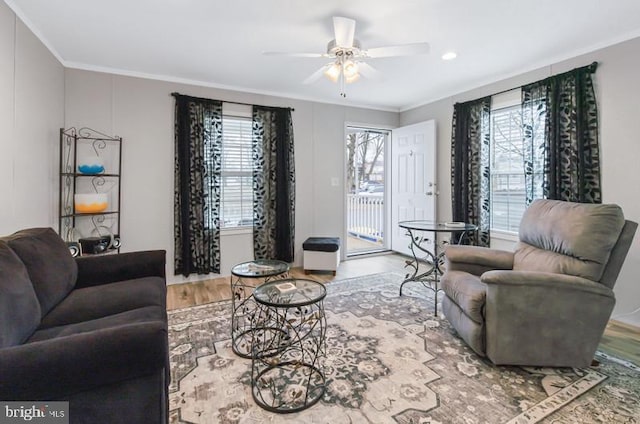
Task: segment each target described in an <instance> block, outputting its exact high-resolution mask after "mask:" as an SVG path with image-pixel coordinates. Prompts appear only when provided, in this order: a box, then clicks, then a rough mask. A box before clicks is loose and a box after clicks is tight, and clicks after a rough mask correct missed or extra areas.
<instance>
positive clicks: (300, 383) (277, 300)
mask: <svg viewBox="0 0 640 424" xmlns="http://www.w3.org/2000/svg"><path fill="white" fill-rule="evenodd" d="M326 294H327V291H326V289H325V287H324V285H322V284H321V283H318V282H316V281H313V280H307V279H301V278H291V279H284V280H277V281H269V282H267V283H264V284H262V285H260V286H258V287H257V288H256V289H255V290H254V292H253V297H254V299H255V301H256V303H257V305H258V315H257V318H256V327H255V328H254V330H253V333H252V334H253V342H252V352H253V354H252V357H251V393H252V395H253V399H254V400H255V402H256V403H257V404H258V405H259V406H260V407H262V408H264V409H266V410H268V411H271V412H278V413H291V412H298V411H302V410H303V409H306V408H309V407H310V406H312V405H314V404H315V403H316V402H318V401H319V400H320V399H321V398H322V395H323V394H324V391H325V387H326V383H325V375H324V371H323V368H322V364H321V360H322V358H324V357H325V355H326V345H325V338H326V330H327V321H326V317H325V313H324V305H323V300H324V298H325V296H326Z"/></svg>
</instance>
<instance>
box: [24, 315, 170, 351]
mask: <svg viewBox="0 0 640 424" xmlns="http://www.w3.org/2000/svg"><path fill="white" fill-rule="evenodd" d="M166 320H167V311H166V309H164V308H162V307H161V306H146V307H144V308H138V309H133V310H131V311H126V312H121V313H119V314H114V315H109V316H106V317H102V318H97V319H92V320H88V321H83V322H78V323H75V324H67V325H60V326H57V327H50V328H45V329H42V330H38V331H36V332H35V333H34V334H33V335H32V336H31V337H29V339H28V340H27V343H32V342H39V341H42V340H49V339H55V338H57V337H66V336H70V335H72V334H81V333H88V332H91V331H96V330H101V329H106V328H114V327H118V326H121V325H129V324H135V323H140V322H150V321H161V322H166Z"/></svg>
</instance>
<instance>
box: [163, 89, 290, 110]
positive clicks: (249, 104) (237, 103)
mask: <svg viewBox="0 0 640 424" xmlns="http://www.w3.org/2000/svg"><path fill="white" fill-rule="evenodd" d="M171 96H173V97H176V96H184V97H191V98H192V99H198V100H206V101H211V100H213V99H207V98H204V97H194V96H188V95H186V94H180V93H178V92H175V91H174V92H173V93H171ZM218 101H220V102H222V103H233V104H234V105H245V106H258V107H272V108H277V109H289V110H290V111H291V112H295V109H294V108H292V107H280V106H263V105H254V104H251V103H242V102H231V101H229V100H218Z"/></svg>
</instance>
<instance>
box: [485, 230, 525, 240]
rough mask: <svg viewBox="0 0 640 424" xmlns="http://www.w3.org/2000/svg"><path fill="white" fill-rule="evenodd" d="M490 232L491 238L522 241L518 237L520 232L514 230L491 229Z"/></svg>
mask: <svg viewBox="0 0 640 424" xmlns="http://www.w3.org/2000/svg"><path fill="white" fill-rule="evenodd" d="M489 234H491V238H495V239H498V240H505V241H514V242H516V241H520V238H519V237H518V233H516V232H512V231H504V230H489Z"/></svg>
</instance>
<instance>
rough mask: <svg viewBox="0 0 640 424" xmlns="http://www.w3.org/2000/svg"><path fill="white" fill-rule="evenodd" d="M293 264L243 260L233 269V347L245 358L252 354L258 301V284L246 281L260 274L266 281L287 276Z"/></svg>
mask: <svg viewBox="0 0 640 424" xmlns="http://www.w3.org/2000/svg"><path fill="white" fill-rule="evenodd" d="M288 272H289V264H287V263H286V262H282V261H276V260H270V259H256V260H254V261H249V262H243V263H241V264H238V265H236V266H234V267H233V268H232V269H231V348H232V350H233V352H234V353H235V354H236V355H238V356H241V357H243V358H251V339H252V337H253V335H252V331H253V326H254V323H253V320H254V317H255V313H256V309H257V306H256V303H255V301H254V300H253V294H252V292H253V290H254V286H253V285H249V284H247V283H246V281H244V279H247V278H259V279H263V280H264V281H265V282H266V281H269V280H271V279H272V278H276V277H280V276H282V277H286V276H287V274H288Z"/></svg>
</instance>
